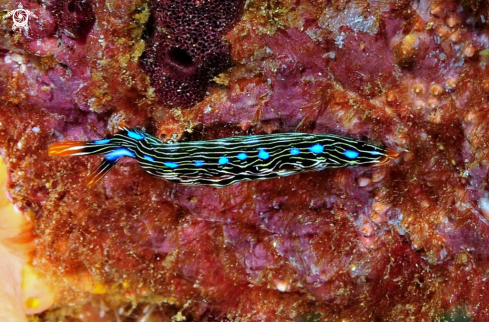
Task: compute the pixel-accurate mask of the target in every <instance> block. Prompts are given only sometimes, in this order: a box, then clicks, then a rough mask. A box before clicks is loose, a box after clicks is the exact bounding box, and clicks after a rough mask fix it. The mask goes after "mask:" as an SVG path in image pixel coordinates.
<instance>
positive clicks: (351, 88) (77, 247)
mask: <svg viewBox="0 0 489 322" xmlns="http://www.w3.org/2000/svg"><path fill="white" fill-rule="evenodd" d="M22 3H23V4H24V6H25V7H26V8H28V9H29V10H32V11H33V12H35V13H36V15H37V16H38V17H39V18H38V19H33V21H32V22H31V32H32V34H31V37H32V38H31V39H28V38H26V37H25V36H24V35H22V34H16V33H14V32H12V30H11V21H10V20H9V21H6V20H5V21H3V22H2V25H1V29H0V32H1V33H0V44H1V45H0V46H1V49H0V58H1V59H0V96H1V99H0V104H2V105H1V113H0V124H1V126H0V144H1V152H2V155H3V156H4V158H5V160H6V162H7V165H8V168H9V175H10V182H9V191H10V193H11V195H12V197H13V199H14V201H15V202H16V204H17V206H18V207H19V208H20V209H24V210H29V213H33V214H34V215H32V216H31V220H32V221H33V225H34V233H35V235H36V245H37V252H36V257H35V261H34V264H35V265H36V267H38V268H39V269H43V270H44V271H46V272H48V273H49V274H50V276H52V277H53V280H54V281H55V282H56V283H57V284H58V285H59V286H60V287H61V288H62V289H64V293H63V294H64V296H63V297H62V298H60V299H59V301H58V306H56V307H54V308H53V309H52V310H51V311H49V312H47V313H45V314H44V315H42V316H40V317H41V318H44V319H49V318H53V317H59V316H60V315H72V316H73V319H75V317H76V319H79V320H86V321H92V320H93V319H94V316H95V315H96V316H99V315H100V312H104V314H105V317H106V318H105V319H108V320H110V319H112V317H113V316H114V314H117V315H119V316H120V318H121V319H123V318H125V317H131V318H134V317H142V316H147V317H148V318H149V317H152V318H154V319H155V320H164V319H167V320H168V319H170V318H171V317H174V319H178V318H182V317H186V318H187V320H194V321H199V320H201V321H215V320H217V321H222V320H225V319H228V320H236V319H237V318H242V319H243V320H248V321H275V320H281V321H315V320H321V319H325V318H326V317H327V318H328V319H329V320H331V321H341V320H355V321H376V320H378V321H381V320H386V321H407V320H409V319H412V320H416V321H421V320H425V321H431V320H435V319H437V318H443V317H446V316H447V315H449V314H450V312H456V313H454V314H457V315H462V316H466V317H472V318H473V320H475V321H486V320H487V319H489V307H488V304H487V303H488V302H489V295H488V294H489V293H487V291H486V289H487V287H489V285H488V281H487V270H488V269H489V247H488V246H489V244H488V242H487V240H488V238H489V191H488V187H487V180H488V162H487V160H488V157H489V146H488V145H487V142H489V131H488V127H489V118H488V117H487V115H488V107H487V105H488V102H487V101H488V97H489V82H488V81H487V80H486V79H487V76H488V73H489V71H488V69H487V63H488V60H489V51H488V50H487V48H488V46H489V38H488V35H489V27H488V26H487V21H488V19H489V12H488V7H487V6H486V5H485V4H484V3H483V2H482V1H480V2H479V1H455V0H452V1H416V2H414V1H397V2H392V3H388V2H385V1H370V2H368V1H350V2H349V1H313V0H311V1H301V2H297V3H293V4H292V3H291V2H288V1H284V2H279V1H269V2H266V1H249V2H248V3H247V5H246V7H245V9H244V12H243V15H242V17H241V20H239V21H237V22H234V21H233V22H232V23H235V24H234V27H233V28H232V29H231V30H229V31H228V33H227V34H226V36H225V37H226V40H227V41H228V43H229V44H230V46H231V57H232V60H233V61H234V66H233V67H231V68H230V69H228V70H226V71H225V72H224V73H222V74H221V75H219V76H218V77H217V78H216V79H215V82H216V83H217V84H219V86H215V85H214V86H211V87H209V89H208V91H209V95H207V96H206V97H205V98H204V100H203V101H202V102H200V103H197V104H195V105H194V106H192V107H191V108H187V109H180V108H177V107H175V108H169V107H171V106H167V105H165V104H162V103H158V98H157V96H156V95H155V94H154V90H153V88H152V87H151V85H150V84H151V81H150V76H149V75H147V74H146V73H145V71H144V70H143V68H142V67H141V66H142V64H141V56H142V54H143V52H144V49H145V42H144V39H143V32H144V30H145V25H146V24H147V22H148V19H149V16H150V9H149V7H150V6H149V3H146V2H144V1H142V0H139V1H118V2H115V1H114V2H111V1H108V2H100V1H92V2H90V3H91V5H92V7H91V8H92V11H93V15H94V19H95V22H94V24H93V26H92V27H91V28H90V30H89V31H88V33H87V34H86V35H85V36H84V37H83V38H85V39H84V40H83V41H81V40H80V39H79V38H78V39H77V37H76V35H75V37H73V35H70V30H79V29H76V28H75V27H74V26H73V25H72V23H75V22H76V21H74V20H70V23H69V24H68V23H63V21H65V20H63V19H61V20H60V18H59V17H57V16H56V14H55V11H53V7H52V6H43V5H39V4H38V3H30V2H27V1H24V2H22ZM62 3H64V2H62ZM189 5H190V4H189ZM195 5H197V3H195ZM64 6H69V2H68V3H67V4H64ZM16 7H17V4H16V3H13V2H6V1H4V0H3V1H1V0H0V9H1V10H3V9H5V10H11V9H13V8H16ZM60 8H61V7H60ZM62 8H64V7H62ZM66 8H67V9H68V7H66ZM73 8H78V7H73ZM80 8H81V7H80ZM80 10H81V9H80ZM68 11H69V10H68ZM83 21H86V20H83ZM229 23H231V22H229ZM82 30H86V28H82ZM67 31H68V32H67ZM71 33H73V32H72V31H71ZM82 34H83V33H82ZM185 71H186V69H185V70H183V72H185ZM176 72H178V70H176ZM120 120H124V121H125V122H126V123H128V124H129V125H132V126H138V127H146V129H147V130H148V132H150V133H153V134H159V135H160V136H161V137H162V138H170V137H171V136H172V135H174V134H175V135H176V136H177V137H178V138H179V139H182V140H184V139H192V140H197V139H211V138H218V137H225V136H229V135H235V134H244V133H271V132H286V131H303V132H331V133H336V134H342V135H348V136H350V137H354V138H359V139H365V138H369V139H370V140H372V141H376V142H383V143H384V144H386V145H388V146H389V147H391V148H395V149H397V150H398V151H400V152H401V151H404V152H403V153H402V156H401V158H400V159H399V160H397V161H396V162H395V163H391V164H389V165H387V166H385V167H380V168H360V169H340V170H333V171H323V172H320V173H311V174H303V175H298V176H292V177H287V178H282V179H275V180H270V181H263V182H248V183H243V184H239V185H234V186H230V187H226V188H222V189H215V188H208V187H184V186H179V185H174V184H171V183H168V182H165V181H161V180H158V179H155V178H151V177H149V176H148V175H147V174H146V173H144V171H143V170H141V169H139V168H138V166H137V165H136V164H135V162H132V161H131V160H128V161H124V162H120V163H119V165H118V166H117V167H116V168H115V169H114V170H112V172H111V173H110V174H109V175H108V176H107V178H105V179H104V180H103V182H101V183H100V184H98V185H97V186H95V187H93V188H90V189H89V188H87V187H86V186H85V184H84V177H85V176H86V174H87V172H88V171H89V170H93V169H94V168H95V167H96V166H97V165H98V163H99V162H100V159H99V158H98V157H85V158H67V159H53V158H49V157H48V156H47V153H46V151H47V146H48V145H49V144H51V143H53V142H57V141H60V140H85V139H97V138H101V137H103V136H105V135H106V134H108V133H110V132H111V131H112V130H114V127H115V125H117V123H118V122H119V121H120ZM468 290H470V292H469V291H468ZM101 303H102V304H101ZM132 304H133V305H132ZM109 316H110V317H109ZM107 317H109V318H107ZM99 319H100V320H102V321H103V320H104V318H103V317H99Z"/></svg>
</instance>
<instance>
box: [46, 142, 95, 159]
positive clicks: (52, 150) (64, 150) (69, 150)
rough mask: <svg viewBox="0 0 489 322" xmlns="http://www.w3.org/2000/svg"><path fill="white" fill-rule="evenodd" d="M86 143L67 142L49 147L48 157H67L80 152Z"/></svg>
mask: <svg viewBox="0 0 489 322" xmlns="http://www.w3.org/2000/svg"><path fill="white" fill-rule="evenodd" d="M85 144H86V142H83V141H66V142H58V143H54V144H52V145H50V146H49V148H48V155H49V156H55V157H65V156H68V155H73V154H75V153H78V152H80V150H81V149H83V147H84V145H85Z"/></svg>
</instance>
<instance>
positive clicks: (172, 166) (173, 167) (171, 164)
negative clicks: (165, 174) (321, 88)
mask: <svg viewBox="0 0 489 322" xmlns="http://www.w3.org/2000/svg"><path fill="white" fill-rule="evenodd" d="M163 164H164V165H166V166H167V167H168V168H172V169H175V168H177V167H178V163H175V162H163Z"/></svg>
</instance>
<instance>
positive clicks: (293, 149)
mask: <svg viewBox="0 0 489 322" xmlns="http://www.w3.org/2000/svg"><path fill="white" fill-rule="evenodd" d="M299 153H301V151H300V150H299V149H298V148H292V149H290V154H292V155H298V154H299Z"/></svg>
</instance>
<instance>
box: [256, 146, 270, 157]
mask: <svg viewBox="0 0 489 322" xmlns="http://www.w3.org/2000/svg"><path fill="white" fill-rule="evenodd" d="M258 157H259V158H260V159H263V160H266V159H268V158H269V157H270V154H269V153H268V152H267V151H265V149H261V148H260V149H258Z"/></svg>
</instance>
